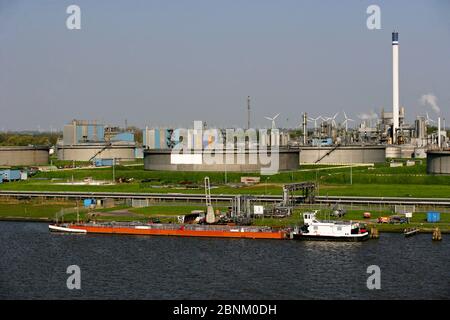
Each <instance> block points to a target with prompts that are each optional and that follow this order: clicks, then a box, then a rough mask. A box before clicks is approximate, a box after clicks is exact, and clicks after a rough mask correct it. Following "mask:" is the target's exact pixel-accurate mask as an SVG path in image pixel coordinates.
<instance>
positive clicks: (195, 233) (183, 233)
mask: <svg viewBox="0 0 450 320" xmlns="http://www.w3.org/2000/svg"><path fill="white" fill-rule="evenodd" d="M70 229H76V230H80V231H81V230H84V231H85V232H86V233H97V234H123V235H151V236H178V237H215V238H246V239H286V233H285V232H283V231H280V232H249V231H247V232H246V231H244V232H242V231H215V230H186V229H156V228H149V229H145V228H133V227H120V228H117V227H95V226H77V225H72V226H70ZM54 231H57V230H54Z"/></svg>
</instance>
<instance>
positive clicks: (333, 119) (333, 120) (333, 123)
mask: <svg viewBox="0 0 450 320" xmlns="http://www.w3.org/2000/svg"><path fill="white" fill-rule="evenodd" d="M338 114H339V112H336V114H335V115H334V116H333V117H327V118H326V119H325V120H326V121H330V120H331V124H332V125H333V126H335V127H336V121H335V120H336V117H337V116H338Z"/></svg>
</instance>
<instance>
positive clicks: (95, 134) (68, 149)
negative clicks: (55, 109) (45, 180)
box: [56, 120, 136, 161]
mask: <svg viewBox="0 0 450 320" xmlns="http://www.w3.org/2000/svg"><path fill="white" fill-rule="evenodd" d="M56 152H57V156H58V159H59V160H71V161H92V160H94V159H117V160H125V161H126V160H134V159H135V158H136V142H135V141H134V134H133V133H132V132H128V131H126V129H125V130H123V129H120V128H119V127H112V126H105V125H103V124H101V123H97V122H96V121H86V120H73V121H72V122H71V123H69V124H67V125H65V126H64V130H63V138H62V139H60V140H59V141H58V143H57V145H56Z"/></svg>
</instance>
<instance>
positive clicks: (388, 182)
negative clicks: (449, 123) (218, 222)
mask: <svg viewBox="0 0 450 320" xmlns="http://www.w3.org/2000/svg"><path fill="white" fill-rule="evenodd" d="M205 176H209V178H210V181H211V184H212V185H213V186H215V188H214V189H212V190H211V192H212V193H214V194H237V193H239V194H269V195H281V193H282V185H283V184H285V183H291V182H298V181H314V182H316V183H317V184H318V186H319V188H318V194H319V195H330V196H339V195H342V196H379V197H386V196H394V197H430V198H434V197H439V198H447V197H450V176H431V175H427V174H426V166H425V164H418V165H416V166H412V167H406V166H404V167H395V168H391V167H389V166H388V164H377V165H375V166H373V167H371V166H364V167H354V168H352V170H351V172H350V168H349V167H348V166H324V165H321V166H313V165H309V166H301V168H300V169H299V170H296V171H292V172H281V173H278V174H275V175H272V176H260V175H259V174H257V173H235V172H228V173H227V174H226V175H225V173H224V172H173V171H146V170H144V169H143V166H142V165H137V166H116V168H115V177H116V178H125V179H130V182H129V183H116V184H114V185H76V184H73V185H71V184H68V183H69V182H71V181H75V182H76V181H83V179H84V178H86V177H91V178H92V179H94V180H102V181H111V179H112V168H97V169H69V170H57V171H51V172H39V173H38V174H36V175H35V176H33V177H32V178H31V179H29V180H28V181H20V182H9V183H3V184H0V190H14V191H19V190H23V191H87V192H96V191H104V192H136V193H142V192H145V193H203V179H204V177H205ZM225 176H226V181H227V182H228V184H224V182H225ZM242 176H258V177H260V179H261V180H260V181H261V183H260V184H258V185H255V186H250V187H248V186H247V187H246V186H241V185H239V182H240V180H241V177H242ZM143 181H144V182H143Z"/></svg>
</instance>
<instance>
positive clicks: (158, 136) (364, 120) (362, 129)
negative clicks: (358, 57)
mask: <svg viewBox="0 0 450 320" xmlns="http://www.w3.org/2000/svg"><path fill="white" fill-rule="evenodd" d="M399 46H400V45H399V34H398V32H396V31H395V32H393V33H392V93H391V94H392V107H391V108H381V109H380V110H377V111H378V113H376V112H375V111H371V112H370V113H369V114H364V113H363V114H360V115H359V116H358V117H359V119H360V122H359V123H357V122H356V121H357V120H356V118H354V119H352V118H350V117H349V116H348V115H347V113H346V112H345V111H344V110H334V112H333V113H332V114H328V115H319V114H315V115H310V114H307V113H306V112H301V111H300V112H299V113H300V114H299V115H300V116H301V119H300V124H299V128H296V129H283V128H279V127H278V126H277V124H276V121H277V118H278V117H279V116H280V114H279V113H278V114H275V115H274V116H271V117H269V116H267V117H264V118H265V119H266V120H267V121H268V124H269V125H268V128H267V129H258V130H257V129H252V128H251V110H253V109H254V107H253V106H252V108H251V98H250V96H248V97H246V100H245V102H246V103H245V104H246V108H245V111H246V114H245V116H244V117H243V118H244V119H246V129H237V128H213V127H209V126H208V125H207V124H206V123H204V122H202V121H194V123H193V126H192V128H174V127H146V128H145V129H144V130H142V142H140V141H139V142H137V141H136V139H135V136H134V132H133V131H132V130H129V129H128V128H127V126H125V128H120V127H118V126H112V125H105V124H103V123H99V122H97V121H87V120H73V121H71V122H70V123H67V124H66V125H65V126H64V129H63V136H62V138H60V139H59V140H58V142H57V143H56V146H55V148H54V149H55V153H56V155H57V158H58V159H59V160H69V161H89V162H95V161H96V160H101V159H115V160H120V161H129V160H135V159H137V158H142V157H143V158H144V168H145V169H147V170H172V171H225V172H226V171H235V172H256V171H260V170H264V169H265V168H268V167H270V164H271V163H272V162H273V159H274V157H275V156H277V157H278V163H277V167H278V169H279V170H280V171H286V170H287V171H291V170H296V169H298V168H299V167H300V166H301V165H303V164H336V165H341V164H373V163H383V162H385V161H386V159H401V158H403V159H411V158H415V159H425V158H427V157H428V162H427V163H428V173H431V174H433V173H437V174H449V173H450V164H449V162H450V158H449V154H448V153H449V151H448V150H449V138H448V135H447V131H446V125H445V118H441V117H440V114H439V112H436V114H435V116H434V118H435V119H432V117H430V115H429V114H428V112H424V113H425V114H423V115H418V116H417V117H416V119H415V120H413V122H412V123H408V122H407V120H406V113H407V108H405V107H404V106H402V104H401V101H400V77H399V67H400V63H399V59H400V53H399ZM336 111H338V112H336ZM49 147H50V146H45V147H43V146H28V147H16V148H14V147H2V148H0V165H31V164H45V163H48V161H49V157H48V151H49Z"/></svg>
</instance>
